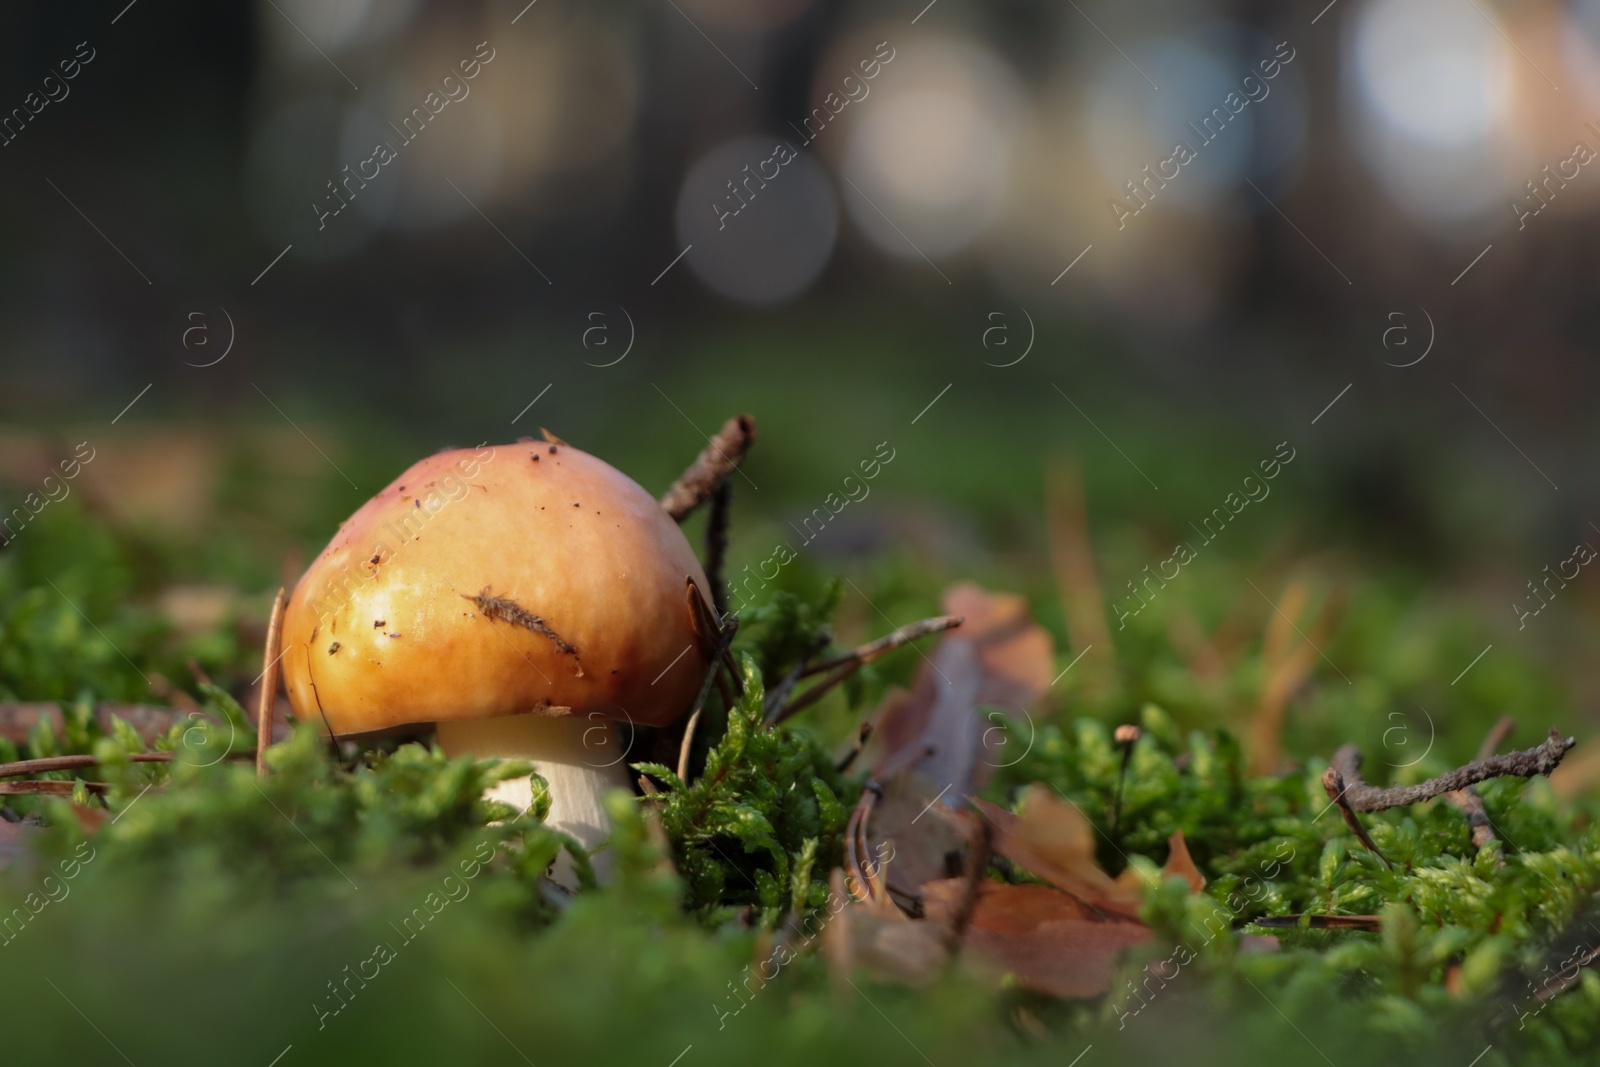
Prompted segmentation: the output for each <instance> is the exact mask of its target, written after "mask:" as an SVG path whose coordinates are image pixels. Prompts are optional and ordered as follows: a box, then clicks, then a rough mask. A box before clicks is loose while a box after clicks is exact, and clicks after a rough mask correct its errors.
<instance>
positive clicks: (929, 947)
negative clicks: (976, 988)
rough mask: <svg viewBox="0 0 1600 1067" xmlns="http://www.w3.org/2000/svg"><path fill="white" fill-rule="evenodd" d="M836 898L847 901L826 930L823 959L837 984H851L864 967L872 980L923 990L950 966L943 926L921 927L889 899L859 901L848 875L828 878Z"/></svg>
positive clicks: (924, 923) (839, 872)
mask: <svg viewBox="0 0 1600 1067" xmlns="http://www.w3.org/2000/svg"><path fill="white" fill-rule="evenodd" d="M829 886H830V888H831V889H832V890H833V896H832V898H831V899H834V900H843V901H848V903H846V904H845V905H844V906H843V907H842V908H840V909H839V911H838V913H837V914H836V915H834V916H833V918H832V919H831V920H829V922H828V925H827V926H826V927H825V928H824V930H823V935H822V954H823V956H824V957H825V958H826V959H827V961H828V971H829V974H830V975H832V977H833V981H834V984H835V985H836V986H837V985H841V984H843V983H844V982H845V981H847V980H848V979H849V977H850V975H851V974H852V973H853V972H854V970H855V968H856V966H857V965H858V964H859V965H860V966H861V967H862V968H863V969H865V970H866V972H867V973H868V974H870V975H871V976H872V977H873V978H876V979H878V980H880V981H893V982H899V983H901V984H903V985H922V984H925V983H927V982H931V981H933V980H934V979H935V978H937V977H938V976H939V975H940V973H942V972H943V970H944V968H945V965H946V964H947V963H949V961H950V952H949V950H948V949H947V948H946V947H945V942H944V932H943V930H942V929H941V927H940V926H938V925H936V924H934V923H928V922H916V921H913V920H912V919H910V918H908V917H907V916H906V914H905V912H903V911H901V910H900V909H899V908H897V907H895V906H894V904H893V903H891V902H890V901H889V899H888V898H887V897H883V898H880V899H878V900H875V901H874V900H868V901H856V900H854V899H853V898H852V897H850V896H849V895H848V894H847V893H846V892H845V887H846V882H845V877H844V872H843V871H838V870H836V871H834V872H833V875H832V876H831V877H830V879H829Z"/></svg>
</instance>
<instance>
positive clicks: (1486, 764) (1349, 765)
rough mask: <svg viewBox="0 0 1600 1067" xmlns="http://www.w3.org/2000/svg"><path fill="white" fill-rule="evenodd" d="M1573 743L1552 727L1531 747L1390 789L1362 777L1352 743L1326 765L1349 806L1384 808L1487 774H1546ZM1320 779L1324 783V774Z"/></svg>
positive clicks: (1481, 778) (1418, 799) (1425, 797)
mask: <svg viewBox="0 0 1600 1067" xmlns="http://www.w3.org/2000/svg"><path fill="white" fill-rule="evenodd" d="M1575 744H1577V740H1576V739H1575V738H1571V737H1565V738H1564V737H1562V736H1561V734H1560V733H1559V732H1558V731H1556V730H1555V729H1554V728H1552V729H1551V731H1550V736H1549V737H1547V738H1545V740H1544V743H1543V744H1540V745H1536V746H1535V747H1533V748H1527V749H1522V750H1521V751H1518V752H1508V753H1506V754H1504V755H1501V756H1489V757H1487V758H1485V759H1477V760H1473V761H1472V762H1471V763H1469V764H1467V765H1466V766H1465V767H1458V768H1457V769H1456V770H1453V771H1450V772H1449V773H1447V774H1441V775H1439V777H1437V778H1430V779H1428V780H1427V781H1426V782H1422V783H1420V784H1418V785H1406V786H1395V787H1393V788H1391V789H1379V788H1377V787H1376V786H1371V785H1368V784H1367V783H1366V782H1364V781H1362V779H1361V751H1360V749H1358V748H1356V746H1354V745H1344V746H1342V747H1341V748H1340V749H1339V751H1337V752H1335V753H1334V754H1333V762H1332V763H1331V764H1330V766H1329V769H1330V770H1335V771H1337V772H1338V773H1339V774H1340V775H1342V776H1343V778H1344V782H1345V789H1344V799H1345V802H1346V803H1347V804H1348V805H1349V806H1350V808H1351V809H1352V810H1354V811H1385V810H1387V809H1389V808H1399V807H1404V806H1405V805H1407V804H1419V803H1421V802H1422V801H1424V800H1432V799H1433V798H1434V797H1437V796H1442V795H1443V794H1445V793H1448V792H1451V791H1453V790H1458V789H1465V788H1466V787H1467V786H1469V785H1475V784H1477V783H1478V782H1483V781H1487V780H1488V779H1490V778H1504V777H1517V778H1532V777H1533V776H1534V775H1536V774H1542V775H1546V776H1548V775H1549V774H1550V772H1551V771H1553V770H1555V769H1556V768H1557V767H1558V766H1560V765H1561V759H1562V757H1563V756H1565V755H1566V754H1567V750H1568V749H1570V748H1571V747H1572V746H1573V745H1575ZM1323 782H1324V786H1325V787H1326V784H1327V778H1326V776H1324V779H1323ZM1329 795H1330V796H1331V795H1332V794H1329Z"/></svg>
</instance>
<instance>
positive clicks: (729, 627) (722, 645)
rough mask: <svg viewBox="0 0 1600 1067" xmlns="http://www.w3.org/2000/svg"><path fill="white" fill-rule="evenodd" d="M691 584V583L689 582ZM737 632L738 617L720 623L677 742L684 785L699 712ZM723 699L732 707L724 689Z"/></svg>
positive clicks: (719, 674) (687, 776) (698, 720)
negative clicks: (716, 638) (714, 649)
mask: <svg viewBox="0 0 1600 1067" xmlns="http://www.w3.org/2000/svg"><path fill="white" fill-rule="evenodd" d="M691 584H693V583H692V582H691ZM699 599H700V598H699V596H698V595H696V596H695V600H697V601H698V600H699ZM738 632H739V619H738V617H737V616H729V618H728V621H727V622H725V623H723V625H722V633H721V636H720V637H719V638H718V640H717V649H716V652H715V653H714V654H713V655H712V656H711V666H710V667H708V668H707V669H706V679H705V681H703V682H701V683H700V695H699V696H698V697H696V698H695V702H694V712H693V713H692V714H690V716H689V724H688V725H687V726H686V727H684V730H683V740H682V741H680V742H679V743H678V780H679V781H681V782H682V783H683V784H684V786H685V787H687V786H688V785H689V751H690V749H691V748H692V747H693V746H694V734H695V728H696V727H697V726H699V725H700V713H701V712H702V711H704V710H705V706H706V700H707V699H708V698H709V697H710V696H711V683H712V682H714V681H716V680H717V679H718V678H720V676H721V671H720V670H719V668H720V667H721V666H722V662H721V656H722V653H724V652H726V651H727V650H728V646H729V645H731V644H733V635H734V634H736V633H738ZM723 700H724V701H726V702H727V706H728V707H729V708H732V707H733V701H732V700H731V699H730V698H729V694H728V693H727V692H726V691H725V692H724V693H723Z"/></svg>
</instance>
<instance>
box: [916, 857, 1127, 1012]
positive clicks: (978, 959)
mask: <svg viewBox="0 0 1600 1067" xmlns="http://www.w3.org/2000/svg"><path fill="white" fill-rule="evenodd" d="M962 888H963V880H962V879H959V878H952V879H947V880H944V881H939V882H930V883H929V884H928V885H926V886H924V887H923V907H924V908H925V909H926V911H927V915H928V918H929V920H930V923H929V924H923V925H931V924H933V923H939V924H945V923H948V922H949V921H950V919H951V917H952V914H953V911H954V909H955V907H956V904H957V901H959V899H960V897H961V893H962ZM1154 937H1155V935H1154V934H1152V933H1151V932H1150V930H1149V929H1148V928H1146V927H1145V926H1144V925H1143V924H1142V923H1137V922H1128V921H1125V920H1118V919H1106V918H1095V917H1094V913H1093V912H1092V911H1091V910H1090V909H1088V908H1087V907H1085V906H1084V904H1083V903H1082V902H1081V901H1079V900H1075V899H1074V898H1073V897H1071V896H1069V895H1067V894H1066V893H1063V892H1061V891H1060V890H1057V889H1052V888H1050V887H1049V886H1042V885H1005V884H1002V883H999V882H984V883H982V884H981V885H980V886H979V888H978V898H977V901H976V903H975V905H974V907H973V909H972V917H971V919H970V920H969V921H968V923H967V928H966V936H965V938H964V940H963V942H962V949H963V953H964V955H966V956H967V957H968V958H970V959H971V960H972V962H973V963H974V964H975V965H976V966H977V968H978V970H979V971H980V972H987V973H989V974H990V975H991V976H992V977H995V978H999V977H1003V976H1005V975H1014V976H1015V977H1016V979H1017V981H1019V982H1021V983H1022V984H1023V985H1025V986H1027V987H1028V988H1030V989H1035V990H1038V991H1039V992H1042V993H1049V994H1050V995H1052V996H1056V997H1061V998H1063V999H1071V998H1075V997H1094V996H1100V995H1101V994H1103V993H1105V992H1107V991H1108V990H1110V988H1111V977H1112V972H1113V968H1114V967H1115V964H1116V959H1117V955H1118V953H1120V952H1122V951H1123V950H1124V949H1127V948H1129V947H1131V946H1133V945H1138V944H1141V943H1143V942H1146V941H1150V940H1152V939H1153V938H1154Z"/></svg>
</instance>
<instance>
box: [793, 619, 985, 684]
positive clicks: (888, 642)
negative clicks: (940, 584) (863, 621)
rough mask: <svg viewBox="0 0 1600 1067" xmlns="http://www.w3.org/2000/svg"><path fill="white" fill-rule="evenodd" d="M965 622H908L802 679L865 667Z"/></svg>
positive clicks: (811, 670)
mask: <svg viewBox="0 0 1600 1067" xmlns="http://www.w3.org/2000/svg"><path fill="white" fill-rule="evenodd" d="M962 621H963V619H962V616H960V615H935V616H933V617H932V618H927V619H918V620H917V621H916V622H912V623H907V624H906V625H904V626H902V627H900V628H899V629H897V630H895V631H894V632H893V633H891V634H886V635H884V636H883V637H880V638H878V639H877V640H875V641H868V642H867V643H866V644H864V645H861V646H860V647H858V648H855V649H852V650H851V651H849V652H846V653H845V654H844V655H842V656H835V657H834V658H833V659H830V660H825V661H823V662H822V663H817V664H814V665H812V666H810V667H807V668H806V669H805V670H804V671H802V672H801V673H800V677H802V678H809V677H811V676H812V675H813V674H821V673H822V672H823V671H831V670H833V669H834V668H835V667H843V666H851V667H861V666H864V665H865V664H868V663H871V662H872V661H873V660H875V659H877V658H878V657H879V656H881V655H883V654H884V653H885V652H889V651H892V650H894V649H896V648H899V647H900V646H901V645H905V644H910V643H911V642H912V641H915V640H917V639H919V638H923V637H927V636H928V635H929V634H936V633H939V632H941V631H944V630H952V629H954V628H955V627H957V626H960V625H961V623H962Z"/></svg>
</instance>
